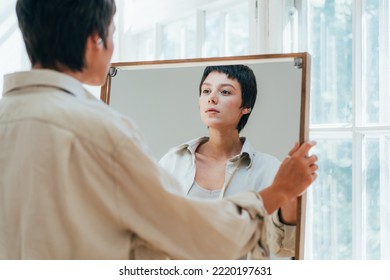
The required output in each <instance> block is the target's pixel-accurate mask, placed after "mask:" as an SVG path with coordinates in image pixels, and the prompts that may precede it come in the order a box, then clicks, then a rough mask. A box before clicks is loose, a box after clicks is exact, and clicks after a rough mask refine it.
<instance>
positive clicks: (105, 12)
mask: <svg viewBox="0 0 390 280" xmlns="http://www.w3.org/2000/svg"><path fill="white" fill-rule="evenodd" d="M115 11H116V6H115V1H114V0H93V1H92V0H88V1H86V0H49V1H47V0H18V1H17V3H16V14H17V17H18V22H19V28H20V30H21V32H22V35H23V40H24V43H25V45H26V50H27V53H28V56H29V58H30V61H31V64H32V65H33V66H34V65H36V64H40V65H41V66H42V67H43V68H49V69H54V70H58V69H59V68H60V67H61V66H65V67H67V68H68V69H70V70H72V71H82V70H83V68H84V67H85V57H84V56H85V47H86V43H87V40H88V37H89V36H90V35H92V34H93V33H95V32H96V33H97V34H98V35H99V37H100V38H102V40H103V44H104V47H105V48H107V36H108V30H109V26H110V24H111V22H112V19H113V17H114V14H115Z"/></svg>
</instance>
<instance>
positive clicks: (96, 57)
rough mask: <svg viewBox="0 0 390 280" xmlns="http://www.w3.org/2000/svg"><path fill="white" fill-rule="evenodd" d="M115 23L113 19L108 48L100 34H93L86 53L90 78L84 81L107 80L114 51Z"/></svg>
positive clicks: (90, 82) (101, 81) (100, 81)
mask: <svg viewBox="0 0 390 280" xmlns="http://www.w3.org/2000/svg"><path fill="white" fill-rule="evenodd" d="M114 32H115V24H114V22H113V21H112V22H111V24H110V27H109V30H108V36H107V48H105V47H104V43H103V41H102V39H101V38H99V36H98V35H97V34H96V35H93V36H91V37H90V39H89V45H88V46H87V53H86V65H87V67H86V71H87V72H88V80H87V81H84V82H85V83H86V84H89V85H96V86H97V85H103V84H104V82H105V81H106V77H107V73H108V69H109V68H110V65H111V57H112V54H113V52H114V39H113V37H114Z"/></svg>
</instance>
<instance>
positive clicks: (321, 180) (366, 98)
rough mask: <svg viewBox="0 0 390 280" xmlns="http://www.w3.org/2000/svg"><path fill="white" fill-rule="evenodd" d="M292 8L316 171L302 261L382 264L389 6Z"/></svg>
mask: <svg viewBox="0 0 390 280" xmlns="http://www.w3.org/2000/svg"><path fill="white" fill-rule="evenodd" d="M299 2H300V4H301V7H300V13H301V14H300V16H301V18H302V19H303V20H302V21H301V27H302V29H301V33H300V34H301V35H302V38H306V39H305V40H304V44H303V45H301V48H302V49H303V50H308V51H309V52H310V53H311V54H312V79H311V130H310V135H311V138H313V139H316V140H317V141H318V145H317V149H318V150H317V154H318V155H319V158H320V160H319V165H320V169H321V170H320V172H319V173H320V176H319V177H318V180H317V181H316V182H315V184H314V186H313V188H312V189H311V190H310V191H309V192H308V206H307V211H308V220H307V224H306V228H307V232H306V243H305V245H306V247H305V257H306V258H309V259H390V255H389V253H388V251H389V249H390V247H389V245H390V244H389V241H388V236H389V230H390V228H389V224H390V222H389V218H388V217H389V214H390V208H389V203H390V195H389V192H390V189H389V188H390V181H389V180H390V169H389V161H390V151H389V134H390V125H389V111H390V110H389V108H390V101H389V100H390V99H389V98H390V89H389V83H388V79H389V77H388V75H389V65H390V61H389V32H388V30H389V14H390V9H389V3H388V1H382V0H370V1H368V0H363V1H352V0H334V1H329V0H312V1H299ZM305 44H306V45H305ZM385 76H386V77H387V78H385ZM386 236H387V237H386Z"/></svg>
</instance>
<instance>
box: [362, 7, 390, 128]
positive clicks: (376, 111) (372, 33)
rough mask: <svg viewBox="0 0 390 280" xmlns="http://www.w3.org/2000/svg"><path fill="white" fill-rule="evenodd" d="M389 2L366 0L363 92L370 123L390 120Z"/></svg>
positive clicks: (389, 121)
mask: <svg viewBox="0 0 390 280" xmlns="http://www.w3.org/2000/svg"><path fill="white" fill-rule="evenodd" d="M389 12H390V11H389V3H388V1H381V0H369V1H368V0H365V1H363V23H364V24H363V27H364V30H363V34H364V36H363V44H364V47H363V51H364V52H363V54H364V58H363V75H364V78H363V82H364V83H363V93H364V102H365V108H364V109H365V115H364V116H365V118H364V119H363V121H364V122H365V123H367V124H378V123H390V114H389V107H390V99H389V97H388V96H389V81H388V80H389V69H390V66H389V62H390V60H389V53H390V50H389V36H390V33H389V27H390V24H389V21H390V20H389Z"/></svg>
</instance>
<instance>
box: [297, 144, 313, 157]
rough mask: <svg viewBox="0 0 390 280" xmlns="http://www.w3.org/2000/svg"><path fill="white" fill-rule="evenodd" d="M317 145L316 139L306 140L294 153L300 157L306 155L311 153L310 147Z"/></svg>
mask: <svg viewBox="0 0 390 280" xmlns="http://www.w3.org/2000/svg"><path fill="white" fill-rule="evenodd" d="M315 145H316V142H315V141H309V142H305V143H303V144H302V145H301V146H300V147H299V149H298V150H297V151H296V152H295V153H294V155H295V156H298V157H305V156H307V154H308V153H309V151H310V149H311V148H313V147H314V146H315Z"/></svg>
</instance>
